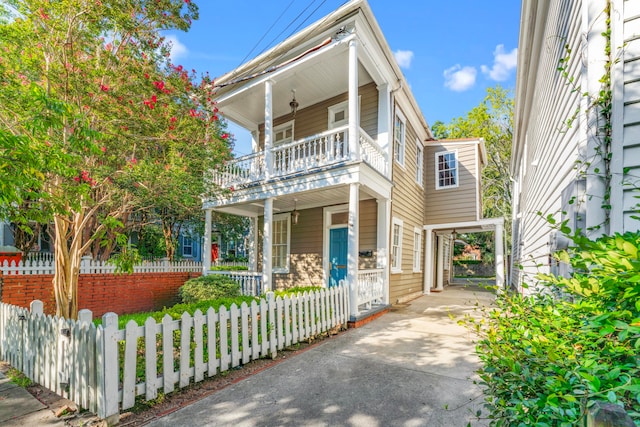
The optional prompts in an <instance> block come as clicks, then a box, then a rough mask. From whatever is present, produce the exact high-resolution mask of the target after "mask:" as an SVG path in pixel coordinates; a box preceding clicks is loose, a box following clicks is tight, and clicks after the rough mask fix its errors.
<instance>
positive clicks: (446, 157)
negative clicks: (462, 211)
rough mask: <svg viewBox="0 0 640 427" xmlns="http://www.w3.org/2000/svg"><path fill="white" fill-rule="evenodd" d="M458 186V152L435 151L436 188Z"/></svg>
mask: <svg viewBox="0 0 640 427" xmlns="http://www.w3.org/2000/svg"><path fill="white" fill-rule="evenodd" d="M457 186H458V152H457V151H441V152H439V153H436V190H440V189H442V188H455V187H457Z"/></svg>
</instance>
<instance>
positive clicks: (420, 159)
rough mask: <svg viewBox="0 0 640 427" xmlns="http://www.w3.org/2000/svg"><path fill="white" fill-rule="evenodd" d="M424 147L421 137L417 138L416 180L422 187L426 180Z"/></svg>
mask: <svg viewBox="0 0 640 427" xmlns="http://www.w3.org/2000/svg"><path fill="white" fill-rule="evenodd" d="M423 164H424V149H423V148H422V143H421V142H420V140H419V139H416V182H417V183H418V185H419V186H420V187H422V183H423V182H424V167H423Z"/></svg>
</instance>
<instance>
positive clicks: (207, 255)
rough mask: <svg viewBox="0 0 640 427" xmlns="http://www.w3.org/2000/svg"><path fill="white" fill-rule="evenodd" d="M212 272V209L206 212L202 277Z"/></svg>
mask: <svg viewBox="0 0 640 427" xmlns="http://www.w3.org/2000/svg"><path fill="white" fill-rule="evenodd" d="M209 271H211V209H205V211H204V245H203V248H202V275H203V276H206V275H207V273H208V272H209Z"/></svg>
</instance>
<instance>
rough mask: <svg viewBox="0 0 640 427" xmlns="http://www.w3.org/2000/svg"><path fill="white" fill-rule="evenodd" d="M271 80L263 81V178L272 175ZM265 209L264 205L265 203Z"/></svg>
mask: <svg viewBox="0 0 640 427" xmlns="http://www.w3.org/2000/svg"><path fill="white" fill-rule="evenodd" d="M272 86H273V81H271V80H267V81H266V82H264V163H265V178H266V179H269V178H271V176H273V158H272V155H271V154H272V153H271V148H272V144H273V93H272V90H273V87H272ZM265 209H266V205H265Z"/></svg>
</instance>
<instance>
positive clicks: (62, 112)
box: [0, 0, 230, 318]
mask: <svg viewBox="0 0 640 427" xmlns="http://www.w3.org/2000/svg"><path fill="white" fill-rule="evenodd" d="M197 18H198V8H197V6H196V5H195V4H194V3H193V2H191V1H189V0H149V1H145V0H104V1H99V0H92V1H89V0H59V1H55V2H50V1H45V0H7V1H4V2H3V3H0V144H1V145H0V160H2V163H1V164H0V169H2V170H3V179H2V180H0V181H1V183H0V189H1V190H2V194H1V196H0V217H3V218H4V219H8V220H10V221H12V222H14V223H16V224H17V225H18V226H23V227H25V228H26V227H28V224H29V223H32V222H34V221H35V222H51V223H52V224H53V228H54V231H55V232H54V235H55V240H54V243H53V246H54V252H55V275H54V278H53V288H54V295H55V301H56V314H57V315H59V316H63V317H67V318H75V317H76V316H77V311H78V275H79V270H80V260H81V258H82V256H83V255H84V254H86V253H88V251H89V249H90V247H91V246H92V245H93V244H94V243H95V242H103V243H102V244H104V242H106V243H108V239H107V236H108V233H109V232H113V231H114V230H116V231H117V230H120V229H123V227H124V222H123V221H124V220H125V219H126V218H127V216H129V215H131V214H132V213H136V212H139V211H145V210H151V209H154V208H155V206H162V205H163V204H164V205H172V206H174V205H175V206H179V207H181V208H182V207H185V206H192V205H193V204H194V200H196V199H198V200H199V197H200V196H202V195H203V194H205V193H206V190H207V189H206V188H205V187H204V182H203V174H204V172H205V170H206V169H208V168H211V167H213V166H214V165H215V164H217V163H220V162H222V161H224V160H225V159H227V158H229V156H230V142H229V138H228V135H227V134H226V132H225V126H224V123H221V122H220V121H219V119H218V113H217V109H216V107H215V105H214V104H213V103H212V102H211V91H212V90H213V89H212V88H213V82H212V81H211V79H209V78H208V76H206V75H205V76H203V77H202V78H200V79H196V74H195V71H194V70H191V71H187V70H185V69H183V67H181V66H179V65H175V64H171V62H170V60H169V54H170V45H168V44H167V43H166V42H165V41H164V39H163V37H162V36H161V33H162V31H165V30H184V31H186V30H188V29H189V26H190V24H191V22H192V20H194V19H197ZM5 176H6V177H7V179H6V180H5V179H4V177H5ZM125 251H126V245H125ZM125 255H126V254H125ZM125 259H126V256H125Z"/></svg>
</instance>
